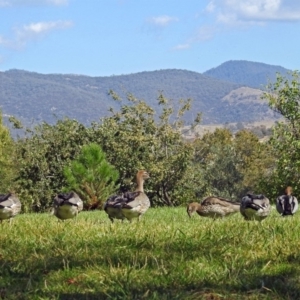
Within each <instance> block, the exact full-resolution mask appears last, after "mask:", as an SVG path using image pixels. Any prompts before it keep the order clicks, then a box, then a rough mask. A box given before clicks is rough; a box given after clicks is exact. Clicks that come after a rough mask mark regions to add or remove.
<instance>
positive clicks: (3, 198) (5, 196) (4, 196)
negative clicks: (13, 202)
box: [0, 193, 12, 203]
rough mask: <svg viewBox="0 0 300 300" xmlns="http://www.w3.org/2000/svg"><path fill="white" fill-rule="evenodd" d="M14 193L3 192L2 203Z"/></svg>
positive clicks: (0, 200) (0, 196) (0, 198)
mask: <svg viewBox="0 0 300 300" xmlns="http://www.w3.org/2000/svg"><path fill="white" fill-rule="evenodd" d="M11 195H12V194H10V193H9V194H1V195H0V203H2V202H4V201H6V200H7V199H8V198H9V197H10V196H11Z"/></svg>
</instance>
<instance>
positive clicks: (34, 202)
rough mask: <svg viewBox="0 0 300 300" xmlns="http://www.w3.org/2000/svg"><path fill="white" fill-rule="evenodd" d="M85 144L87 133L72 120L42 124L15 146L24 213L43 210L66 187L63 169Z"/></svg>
mask: <svg viewBox="0 0 300 300" xmlns="http://www.w3.org/2000/svg"><path fill="white" fill-rule="evenodd" d="M87 143H89V132H88V130H87V129H86V128H85V127H84V126H83V125H82V124H80V123H78V122H77V121H75V120H70V119H64V120H59V121H58V122H57V123H56V124H55V125H49V124H48V123H42V124H40V125H38V126H36V127H35V129H34V131H32V132H31V133H29V134H28V135H27V136H26V137H24V138H22V139H19V140H18V142H17V143H16V150H17V157H18V178H17V181H16V184H17V190H18V192H19V194H20V195H21V196H22V199H23V206H24V208H25V210H27V211H30V210H32V209H33V210H36V211H43V210H45V209H47V208H48V207H49V206H51V205H52V200H53V197H54V195H55V194H56V193H58V192H60V191H61V189H62V187H63V186H65V185H66V180H65V177H64V174H63V169H64V167H65V166H66V165H67V164H68V163H69V162H70V161H71V160H73V159H74V158H75V157H76V156H77V155H78V154H79V152H80V150H81V147H82V145H85V144H87Z"/></svg>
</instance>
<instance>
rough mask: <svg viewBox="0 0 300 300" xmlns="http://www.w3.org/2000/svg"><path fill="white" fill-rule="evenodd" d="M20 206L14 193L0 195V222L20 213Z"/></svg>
mask: <svg viewBox="0 0 300 300" xmlns="http://www.w3.org/2000/svg"><path fill="white" fill-rule="evenodd" d="M21 208H22V204H21V202H20V200H19V198H18V197H17V196H16V195H15V194H14V193H8V194H1V195H0V221H1V222H2V221H3V220H7V219H10V223H11V220H12V218H13V217H15V216H16V215H17V214H19V213H20V211H21Z"/></svg>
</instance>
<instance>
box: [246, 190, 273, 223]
mask: <svg viewBox="0 0 300 300" xmlns="http://www.w3.org/2000/svg"><path fill="white" fill-rule="evenodd" d="M271 208H272V207H271V205H270V201H269V199H268V198H267V197H265V196H264V195H262V194H260V195H255V194H253V193H252V192H249V193H248V194H247V195H246V196H244V197H243V198H242V201H241V214H242V216H243V217H244V218H245V220H257V221H262V220H263V219H265V218H266V217H267V216H268V215H269V214H270V212H271Z"/></svg>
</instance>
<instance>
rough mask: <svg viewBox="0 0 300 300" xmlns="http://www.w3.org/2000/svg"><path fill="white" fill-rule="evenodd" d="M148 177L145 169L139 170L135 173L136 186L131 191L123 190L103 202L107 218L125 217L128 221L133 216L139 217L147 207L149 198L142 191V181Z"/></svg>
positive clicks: (112, 219)
mask: <svg viewBox="0 0 300 300" xmlns="http://www.w3.org/2000/svg"><path fill="white" fill-rule="evenodd" d="M148 178H150V176H149V174H148V172H147V171H145V170H139V171H138V172H137V174H136V183H137V187H136V189H135V191H133V192H125V193H122V194H119V195H112V196H110V197H109V198H108V199H107V201H106V202H105V204H104V211H105V212H106V213H107V215H108V217H109V219H110V220H111V221H112V222H114V219H121V220H122V221H123V220H124V219H127V220H128V221H129V222H131V221H132V219H134V218H138V220H140V219H141V217H142V215H143V214H144V213H145V212H146V211H147V210H148V209H149V207H150V200H149V198H148V196H147V195H146V194H145V192H144V181H145V180H146V179H148Z"/></svg>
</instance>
